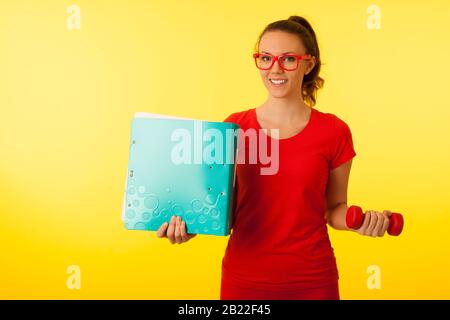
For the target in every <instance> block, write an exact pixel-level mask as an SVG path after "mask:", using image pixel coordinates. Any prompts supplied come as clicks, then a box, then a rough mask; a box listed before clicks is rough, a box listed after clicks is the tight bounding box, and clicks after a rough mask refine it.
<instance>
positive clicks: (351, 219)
mask: <svg viewBox="0 0 450 320" xmlns="http://www.w3.org/2000/svg"><path fill="white" fill-rule="evenodd" d="M345 220H346V223H347V227H349V228H351V229H359V228H360V227H361V225H362V223H363V220H364V213H363V211H362V209H361V207H358V206H350V208H348V210H347V216H346V219H345ZM402 230H403V216H402V215H401V214H400V213H394V212H392V215H391V216H390V217H389V227H388V229H387V232H388V234H390V235H391V236H398V235H399V234H400V233H402Z"/></svg>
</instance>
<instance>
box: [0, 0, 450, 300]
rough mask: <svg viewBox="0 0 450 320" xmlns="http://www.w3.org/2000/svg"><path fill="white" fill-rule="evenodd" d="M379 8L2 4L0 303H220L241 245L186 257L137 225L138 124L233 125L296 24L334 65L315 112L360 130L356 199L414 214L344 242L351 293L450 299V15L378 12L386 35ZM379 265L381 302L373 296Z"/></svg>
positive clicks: (335, 238) (203, 242)
mask: <svg viewBox="0 0 450 320" xmlns="http://www.w3.org/2000/svg"><path fill="white" fill-rule="evenodd" d="M71 4H76V5H78V6H79V7H80V9H81V29H80V30H69V29H68V28H67V19H68V18H69V16H70V14H68V13H67V8H68V7H69V6H70V5H71ZM371 4H372V2H365V1H360V0H357V1H356V0H355V1H331V0H330V1H300V2H299V1H294V0H287V1H283V3H280V2H274V1H272V0H270V1H266V0H258V1H220V2H219V1H211V0H205V1H181V0H180V1H174V0H158V1H125V0H123V1H92V0H89V1H87V0H85V1H81V0H77V1H74V2H71V1H56V0H54V1H44V0H39V1H38V0H36V1H13V0H11V1H4V0H2V1H1V2H0V45H1V47H0V110H1V113H0V152H1V156H0V214H1V216H0V218H1V219H0V298H8V299H9V298H12V299H15V298H43V299H46V298H68V299H79V298H81V299H90V298H126V299H128V298H130V299H131V298H138V299H141V298H148V299H218V298H219V290H220V266H221V259H222V257H223V253H224V250H225V247H226V244H227V240H228V238H225V237H214V236H203V235H199V236H197V237H196V238H194V239H193V240H192V241H191V242H189V243H187V244H183V245H170V244H169V243H168V241H167V240H166V239H158V238H157V237H156V235H155V234H154V233H149V232H137V231H126V230H125V228H124V227H123V225H122V222H121V219H120V214H121V205H122V200H123V193H124V183H125V174H126V170H127V161H128V158H127V157H128V148H129V135H130V124H131V119H132V116H133V115H134V113H135V112H136V111H144V112H152V113H164V114H171V115H177V116H183V117H192V118H199V119H207V120H212V121H221V120H223V119H224V118H225V117H226V116H228V115H229V114H230V113H232V112H236V111H241V110H244V109H248V108H250V107H254V106H257V105H259V104H261V103H262V102H263V101H264V99H265V98H266V95H267V92H266V90H265V88H264V86H263V84H262V82H261V79H260V77H259V72H258V71H257V69H256V68H255V66H254V62H253V60H252V58H251V52H252V49H253V45H254V43H255V41H256V39H257V36H258V35H259V33H260V32H261V31H262V29H263V28H264V27H265V25H267V24H268V23H270V22H272V21H274V20H279V19H285V18H288V17H289V15H292V14H297V15H302V16H304V17H306V18H307V19H309V21H310V22H311V23H312V25H313V27H314V28H315V30H316V33H317V37H318V41H319V46H320V49H321V54H322V61H323V63H324V65H323V68H322V77H323V78H324V79H325V88H324V89H323V90H321V91H320V92H319V96H318V104H317V106H316V108H317V109H319V110H321V111H323V112H331V113H334V114H336V115H338V116H339V117H340V118H341V119H343V120H345V121H346V122H347V123H348V124H349V126H350V128H351V130H352V134H353V139H354V144H355V149H356V152H357V156H356V158H355V159H354V162H353V168H352V172H351V176H350V186H349V193H348V197H349V204H358V205H360V206H362V207H363V209H375V210H383V209H390V210H393V211H399V212H402V213H403V214H404V216H405V219H406V226H405V229H404V234H402V236H400V237H398V238H394V237H384V238H381V239H380V238H376V239H374V238H370V237H362V236H359V235H357V234H356V233H353V232H338V231H335V230H330V234H331V239H332V243H333V247H334V249H335V253H336V256H337V261H338V267H339V270H340V287H341V297H342V298H343V299H396V298H400V299H449V298H450V271H449V270H450V245H449V244H450V241H449V235H448V232H449V222H450V217H449V213H450V204H449V200H448V196H449V194H450V193H449V190H450V188H449V183H450V182H449V181H450V168H449V165H448V164H449V163H450V142H449V136H450V125H449V120H450V102H449V101H450V100H449V81H448V75H449V74H450V63H449V62H448V60H447V59H448V57H450V40H449V39H450V38H449V37H448V30H450V3H449V2H448V1H446V0H442V1H437V0H430V1H427V2H426V3H424V2H423V1H386V0H385V1H377V2H375V3H374V4H376V5H377V6H379V8H380V9H381V29H380V30H370V29H369V28H368V27H367V20H368V19H369V16H370V14H368V13H367V8H368V7H369V6H370V5H371ZM70 265H78V266H79V267H80V269H81V289H80V290H69V289H68V288H67V286H66V280H67V278H68V277H69V275H68V274H67V273H66V269H67V267H68V266H70ZM369 265H377V266H379V267H380V268H381V284H382V287H381V289H378V290H369V289H368V288H367V286H366V280H367V278H368V277H369V274H368V273H367V267H368V266H369Z"/></svg>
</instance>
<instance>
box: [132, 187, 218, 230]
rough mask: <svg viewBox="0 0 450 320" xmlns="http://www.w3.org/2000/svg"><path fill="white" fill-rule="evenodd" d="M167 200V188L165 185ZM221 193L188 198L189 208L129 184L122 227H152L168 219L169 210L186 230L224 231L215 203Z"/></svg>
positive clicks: (168, 191)
mask: <svg viewBox="0 0 450 320" xmlns="http://www.w3.org/2000/svg"><path fill="white" fill-rule="evenodd" d="M167 193H168V194H167V196H166V197H162V198H164V199H170V189H169V188H167ZM222 197H224V194H221V193H219V194H214V193H209V194H207V195H206V196H205V198H204V199H203V200H200V199H192V201H191V203H190V207H189V208H188V209H184V208H183V206H182V205H181V204H179V203H174V202H172V201H171V200H162V201H161V200H160V199H161V198H160V197H158V196H157V195H156V194H155V193H152V192H151V191H150V189H149V188H147V187H146V186H139V187H136V186H129V188H128V190H127V199H128V204H127V209H126V211H125V216H126V222H125V227H126V228H127V229H133V230H155V229H158V228H159V227H160V226H161V225H162V224H163V223H164V222H165V221H167V220H168V219H170V217H171V216H172V215H171V214H170V213H171V212H172V213H173V214H174V215H177V216H180V217H181V218H182V219H183V220H184V221H185V222H186V225H187V229H188V230H189V231H190V233H208V232H209V231H213V232H214V231H217V232H225V228H226V225H224V223H223V222H222V221H221V220H222V219H221V216H222V215H223V213H222V212H221V211H220V205H219V202H223V201H225V200H223V199H222Z"/></svg>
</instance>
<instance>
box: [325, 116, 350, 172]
mask: <svg viewBox="0 0 450 320" xmlns="http://www.w3.org/2000/svg"><path fill="white" fill-rule="evenodd" d="M333 118H334V119H333V121H332V122H333V124H332V128H333V129H332V137H331V141H332V145H331V156H330V167H331V169H335V168H337V167H339V166H340V165H341V164H344V163H345V162H347V161H349V160H350V159H352V158H353V157H354V156H355V155H356V152H355V149H354V147H353V138H352V133H351V131H350V128H349V126H348V125H347V123H345V122H344V121H343V120H341V119H339V118H338V117H336V116H334V117H333Z"/></svg>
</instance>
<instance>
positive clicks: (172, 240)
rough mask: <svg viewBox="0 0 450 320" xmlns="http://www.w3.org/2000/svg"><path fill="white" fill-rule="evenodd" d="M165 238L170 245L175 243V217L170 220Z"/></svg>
mask: <svg viewBox="0 0 450 320" xmlns="http://www.w3.org/2000/svg"><path fill="white" fill-rule="evenodd" d="M167 238H168V239H169V241H170V243H172V244H173V243H175V216H172V217H171V218H170V223H169V228H168V229H167Z"/></svg>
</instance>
